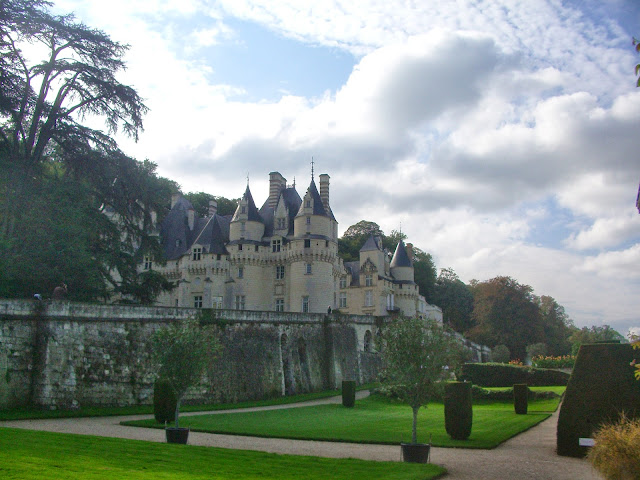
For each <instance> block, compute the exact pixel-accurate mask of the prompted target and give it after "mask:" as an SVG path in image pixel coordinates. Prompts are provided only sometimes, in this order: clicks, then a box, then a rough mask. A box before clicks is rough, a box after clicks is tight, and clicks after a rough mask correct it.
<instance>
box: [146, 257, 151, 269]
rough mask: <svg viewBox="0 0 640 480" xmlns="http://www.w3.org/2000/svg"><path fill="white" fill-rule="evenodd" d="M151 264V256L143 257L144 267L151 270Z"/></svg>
mask: <svg viewBox="0 0 640 480" xmlns="http://www.w3.org/2000/svg"><path fill="white" fill-rule="evenodd" d="M151 265H152V261H151V257H144V269H145V270H151Z"/></svg>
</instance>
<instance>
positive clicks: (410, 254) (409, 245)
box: [407, 243, 413, 263]
mask: <svg viewBox="0 0 640 480" xmlns="http://www.w3.org/2000/svg"><path fill="white" fill-rule="evenodd" d="M407 256H408V257H409V260H411V263H413V243H407Z"/></svg>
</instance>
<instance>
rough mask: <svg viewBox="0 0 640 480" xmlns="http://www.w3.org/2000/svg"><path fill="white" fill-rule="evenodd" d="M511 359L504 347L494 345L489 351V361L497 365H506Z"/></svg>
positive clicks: (509, 353) (507, 349) (506, 348)
mask: <svg viewBox="0 0 640 480" xmlns="http://www.w3.org/2000/svg"><path fill="white" fill-rule="evenodd" d="M510 358H511V352H510V351H509V348H508V347H507V346H506V345H496V346H495V347H493V349H492V350H491V360H492V361H494V362H497V363H507V362H508V361H509V359H510Z"/></svg>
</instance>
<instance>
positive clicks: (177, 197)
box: [171, 192, 182, 208]
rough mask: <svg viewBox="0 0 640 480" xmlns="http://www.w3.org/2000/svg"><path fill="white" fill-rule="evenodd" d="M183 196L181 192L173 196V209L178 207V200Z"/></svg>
mask: <svg viewBox="0 0 640 480" xmlns="http://www.w3.org/2000/svg"><path fill="white" fill-rule="evenodd" d="M181 195H182V194H181V193H180V192H176V193H172V194H171V208H173V207H174V206H175V205H176V203H178V200H180V196H181Z"/></svg>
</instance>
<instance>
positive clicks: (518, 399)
mask: <svg viewBox="0 0 640 480" xmlns="http://www.w3.org/2000/svg"><path fill="white" fill-rule="evenodd" d="M528 395H529V387H528V386H527V384H526V383H516V384H515V385H514V386H513V407H514V409H515V411H516V414H517V415H526V414H527V410H528V408H529V403H528Z"/></svg>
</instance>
